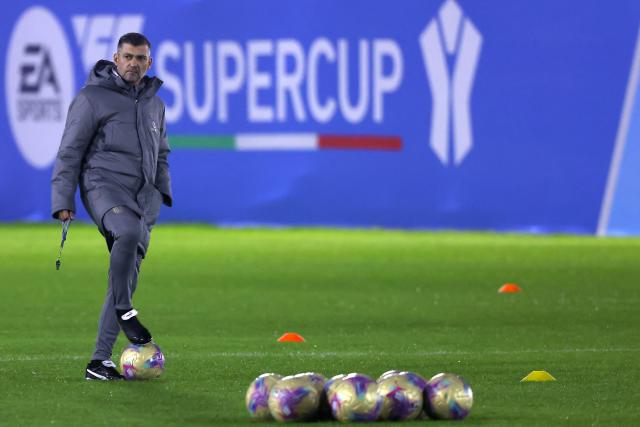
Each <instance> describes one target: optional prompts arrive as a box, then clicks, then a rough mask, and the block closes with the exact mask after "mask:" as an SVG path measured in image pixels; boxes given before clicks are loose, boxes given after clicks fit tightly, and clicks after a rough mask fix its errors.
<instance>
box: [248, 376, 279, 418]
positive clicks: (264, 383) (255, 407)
mask: <svg viewBox="0 0 640 427" xmlns="http://www.w3.org/2000/svg"><path fill="white" fill-rule="evenodd" d="M281 378H282V375H278V374H274V373H266V374H262V375H260V376H259V377H258V378H256V379H255V380H253V381H252V382H251V385H249V388H248V389H247V394H246V395H245V399H244V400H245V404H246V406H247V411H248V412H249V415H250V416H251V418H253V419H254V420H260V421H266V420H270V419H271V413H270V412H269V392H271V389H272V388H273V386H274V385H275V383H277V382H278V381H280V379H281Z"/></svg>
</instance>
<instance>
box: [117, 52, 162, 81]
mask: <svg viewBox="0 0 640 427" xmlns="http://www.w3.org/2000/svg"><path fill="white" fill-rule="evenodd" d="M113 62H115V63H116V68H117V69H118V74H120V76H122V78H123V79H124V80H125V81H127V82H129V83H131V84H134V85H137V84H138V83H139V82H140V80H142V78H143V77H144V75H145V74H146V73H147V70H148V69H149V67H151V62H152V61H151V52H150V51H149V46H147V45H146V44H145V45H141V46H133V45H131V44H129V43H123V44H122V46H120V49H118V51H117V52H116V53H114V54H113Z"/></svg>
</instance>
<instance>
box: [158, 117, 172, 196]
mask: <svg viewBox="0 0 640 427" xmlns="http://www.w3.org/2000/svg"><path fill="white" fill-rule="evenodd" d="M160 132H161V134H160V135H161V136H160V148H159V150H158V167H157V169H156V186H157V187H158V190H160V193H161V194H162V202H163V203H164V204H165V205H167V206H171V205H173V196H172V194H171V176H170V175H169V161H168V156H169V153H170V152H171V149H170V148H169V139H168V138H167V123H166V120H165V117H164V110H163V111H162V124H161V128H160Z"/></svg>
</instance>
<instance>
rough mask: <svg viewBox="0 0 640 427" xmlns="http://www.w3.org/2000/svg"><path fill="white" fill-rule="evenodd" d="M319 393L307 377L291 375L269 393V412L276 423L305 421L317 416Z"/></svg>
mask: <svg viewBox="0 0 640 427" xmlns="http://www.w3.org/2000/svg"><path fill="white" fill-rule="evenodd" d="M319 407H320V392H319V391H318V387H317V385H316V384H314V383H313V382H312V381H311V379H310V378H309V376H295V375H291V376H288V377H284V378H282V379H281V380H280V381H278V382H277V383H275V385H274V386H273V387H272V388H271V392H270V393H269V412H270V413H271V416H272V417H273V418H275V420H276V421H280V422H283V421H306V420H310V419H313V418H315V417H316V416H317V415H318V409H319Z"/></svg>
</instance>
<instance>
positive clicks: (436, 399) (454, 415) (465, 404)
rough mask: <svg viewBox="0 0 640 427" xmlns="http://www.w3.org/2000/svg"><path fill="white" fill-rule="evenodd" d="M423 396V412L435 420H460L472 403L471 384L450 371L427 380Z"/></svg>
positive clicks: (466, 413)
mask: <svg viewBox="0 0 640 427" xmlns="http://www.w3.org/2000/svg"><path fill="white" fill-rule="evenodd" d="M423 398H424V410H425V412H426V413H427V415H428V416H429V418H433V419H436V420H461V419H463V418H464V417H466V416H467V415H469V411H470V410H471V406H472V405H473V391H472V390H471V386H469V384H468V383H467V382H466V381H465V380H464V379H463V378H462V377H460V376H458V375H456V374H451V373H440V374H438V375H435V376H434V377H433V378H431V379H430V380H429V381H427V386H426V387H425V388H424V396H423Z"/></svg>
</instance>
